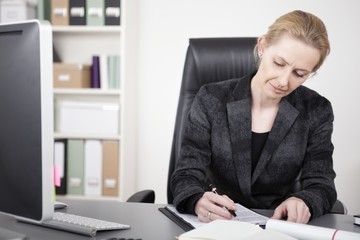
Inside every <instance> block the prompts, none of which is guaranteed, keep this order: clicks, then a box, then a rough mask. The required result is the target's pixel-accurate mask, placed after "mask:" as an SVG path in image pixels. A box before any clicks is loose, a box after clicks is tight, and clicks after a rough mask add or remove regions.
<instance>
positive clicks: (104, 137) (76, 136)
mask: <svg viewBox="0 0 360 240" xmlns="http://www.w3.org/2000/svg"><path fill="white" fill-rule="evenodd" d="M64 138H70V139H101V140H120V139H121V137H120V135H99V134H71V133H59V132H55V133H54V139H64Z"/></svg>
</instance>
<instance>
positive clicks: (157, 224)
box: [0, 199, 360, 240]
mask: <svg viewBox="0 0 360 240" xmlns="http://www.w3.org/2000/svg"><path fill="white" fill-rule="evenodd" d="M61 201H64V202H66V203H68V204H69V207H68V208H67V209H66V210H65V211H67V212H69V213H73V214H78V215H83V216H87V217H93V218H99V219H103V220H108V221H114V222H119V223H124V224H129V225H130V226H131V229H128V230H117V231H107V232H98V233H97V235H96V237H94V238H90V237H86V236H82V235H78V234H73V233H69V232H64V231H59V230H55V229H50V228H45V227H40V226H36V225H32V224H27V223H21V222H17V221H16V220H15V219H14V218H12V217H9V216H5V215H0V227H2V228H6V229H9V230H13V231H16V232H20V233H24V234H26V235H27V236H28V238H29V239H63V240H66V239H107V238H111V237H117V238H120V237H125V238H134V239H136V238H141V239H142V240H147V239H149V240H163V239H164V240H173V239H175V236H178V235H180V234H181V233H183V232H184V230H183V229H181V228H180V227H179V226H178V225H176V224H175V223H173V222H172V221H171V220H170V219H169V218H167V217H166V216H165V215H164V214H163V213H161V212H160V211H159V210H158V209H159V208H160V207H163V206H165V205H164V204H146V203H121V202H117V201H107V200H81V199H71V200H61ZM264 213H266V211H264ZM268 214H269V212H267V215H268ZM353 222H354V218H353V217H352V216H349V215H337V214H334V215H325V216H322V217H320V218H318V219H314V220H313V221H312V222H311V224H312V225H316V226H326V227H331V228H339V229H343V230H347V231H354V232H359V233H360V227H357V226H354V225H353Z"/></svg>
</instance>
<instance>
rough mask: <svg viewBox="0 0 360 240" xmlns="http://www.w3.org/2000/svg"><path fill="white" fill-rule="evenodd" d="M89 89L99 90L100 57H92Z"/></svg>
mask: <svg viewBox="0 0 360 240" xmlns="http://www.w3.org/2000/svg"><path fill="white" fill-rule="evenodd" d="M91 87H92V88H100V56H98V55H94V56H92V65H91Z"/></svg>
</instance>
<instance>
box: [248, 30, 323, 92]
mask: <svg viewBox="0 0 360 240" xmlns="http://www.w3.org/2000/svg"><path fill="white" fill-rule="evenodd" d="M258 51H259V54H260V55H261V62H260V65H259V69H258V72H257V74H256V75H255V77H254V79H253V80H255V81H256V83H255V85H256V86H260V88H261V90H260V91H261V92H262V94H265V97H267V98H271V99H279V98H282V97H285V96H287V95H289V94H290V93H291V92H292V91H294V90H295V89H296V88H297V87H299V86H300V85H301V84H303V83H304V82H305V80H306V79H307V78H308V77H309V75H310V74H311V73H312V70H313V69H314V67H315V66H316V64H317V63H318V62H319V59H320V52H319V51H318V50H317V49H315V48H313V47H311V46H309V45H306V44H305V43H303V42H301V41H300V40H297V39H295V38H293V37H291V36H290V35H288V34H284V35H283V36H282V37H281V38H280V39H279V40H278V41H277V42H276V43H274V44H272V45H267V44H266V41H265V38H263V37H260V38H259V39H258Z"/></svg>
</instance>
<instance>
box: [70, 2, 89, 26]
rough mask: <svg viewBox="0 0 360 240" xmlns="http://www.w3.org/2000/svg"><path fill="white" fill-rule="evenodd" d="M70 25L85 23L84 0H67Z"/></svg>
mask: <svg viewBox="0 0 360 240" xmlns="http://www.w3.org/2000/svg"><path fill="white" fill-rule="evenodd" d="M69 1H70V2H69V3H70V4H69V8H70V10H69V11H70V13H69V23H70V25H86V0H69Z"/></svg>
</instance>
